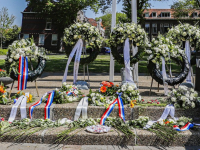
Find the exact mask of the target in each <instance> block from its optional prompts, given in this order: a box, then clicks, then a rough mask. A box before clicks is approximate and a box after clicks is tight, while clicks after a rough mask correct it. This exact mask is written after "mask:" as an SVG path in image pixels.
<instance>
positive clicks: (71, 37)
mask: <svg viewBox="0 0 200 150" xmlns="http://www.w3.org/2000/svg"><path fill="white" fill-rule="evenodd" d="M78 39H82V40H85V41H86V43H88V44H89V45H90V46H93V45H95V43H96V44H97V45H98V46H99V47H100V45H101V43H102V40H101V35H100V33H99V30H98V29H97V28H96V27H95V26H92V25H90V24H89V23H75V24H73V25H71V26H70V27H69V28H66V29H65V31H64V38H63V40H64V42H65V43H66V44H67V45H74V44H76V42H77V40H78Z"/></svg>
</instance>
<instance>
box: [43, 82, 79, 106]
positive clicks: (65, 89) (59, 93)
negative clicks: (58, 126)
mask: <svg viewBox="0 0 200 150" xmlns="http://www.w3.org/2000/svg"><path fill="white" fill-rule="evenodd" d="M81 96H82V93H81V91H79V90H78V88H77V86H75V85H70V84H67V83H66V82H63V84H62V87H61V89H60V90H59V89H56V90H55V96H54V100H53V103H56V104H63V103H71V102H75V101H79V100H80V99H81ZM47 97H48V96H47ZM47 97H46V98H47Z"/></svg>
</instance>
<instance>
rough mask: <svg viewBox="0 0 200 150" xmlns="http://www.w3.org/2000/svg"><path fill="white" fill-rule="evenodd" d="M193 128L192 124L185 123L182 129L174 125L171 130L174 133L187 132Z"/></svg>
mask: <svg viewBox="0 0 200 150" xmlns="http://www.w3.org/2000/svg"><path fill="white" fill-rule="evenodd" d="M193 127H194V124H192V123H190V122H188V123H186V125H185V126H184V127H182V128H179V127H178V126H177V125H174V126H173V128H174V129H175V130H176V131H187V130H189V129H190V128H193Z"/></svg>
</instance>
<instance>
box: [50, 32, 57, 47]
mask: <svg viewBox="0 0 200 150" xmlns="http://www.w3.org/2000/svg"><path fill="white" fill-rule="evenodd" d="M57 41H58V35H57V34H52V40H51V45H57Z"/></svg>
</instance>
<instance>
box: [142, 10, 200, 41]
mask: <svg viewBox="0 0 200 150" xmlns="http://www.w3.org/2000/svg"><path fill="white" fill-rule="evenodd" d="M144 17H145V23H144V24H143V25H142V27H143V28H144V29H145V31H146V32H147V33H148V35H149V39H150V40H151V39H152V38H153V37H156V36H157V35H158V34H159V33H160V34H165V33H167V32H168V29H169V28H171V27H172V26H176V25H178V24H180V22H179V20H183V21H184V23H185V22H187V23H190V24H192V25H194V24H196V23H198V25H200V22H198V20H199V19H200V10H196V11H194V12H193V13H191V14H185V16H183V17H181V18H179V19H177V18H175V17H174V16H173V10H172V9H148V10H145V11H144ZM181 22H182V21H181Z"/></svg>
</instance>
